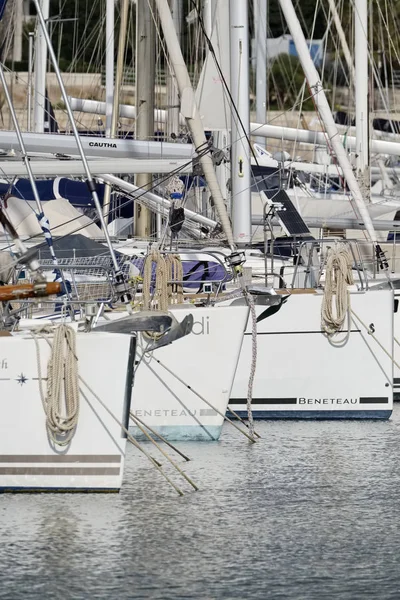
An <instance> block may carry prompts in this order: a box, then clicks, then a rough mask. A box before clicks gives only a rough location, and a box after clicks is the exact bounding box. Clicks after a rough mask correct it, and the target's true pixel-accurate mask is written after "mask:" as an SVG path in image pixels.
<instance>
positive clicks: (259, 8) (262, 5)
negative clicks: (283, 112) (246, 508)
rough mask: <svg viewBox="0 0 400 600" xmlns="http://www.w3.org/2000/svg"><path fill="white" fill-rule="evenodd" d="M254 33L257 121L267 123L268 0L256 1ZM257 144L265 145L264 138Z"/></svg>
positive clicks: (258, 138) (259, 139) (257, 138)
mask: <svg viewBox="0 0 400 600" xmlns="http://www.w3.org/2000/svg"><path fill="white" fill-rule="evenodd" d="M253 13H254V33H255V36H254V37H255V46H256V47H255V56H256V121H257V123H265V122H266V121H267V119H266V116H267V115H266V112H267V37H268V26H267V0H254V11H253ZM255 142H256V143H257V144H260V145H262V146H264V145H265V142H264V139H263V138H262V137H256V139H255Z"/></svg>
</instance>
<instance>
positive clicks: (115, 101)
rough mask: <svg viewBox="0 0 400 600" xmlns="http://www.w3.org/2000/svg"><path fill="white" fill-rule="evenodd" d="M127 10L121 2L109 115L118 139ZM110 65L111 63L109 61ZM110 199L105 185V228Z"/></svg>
mask: <svg viewBox="0 0 400 600" xmlns="http://www.w3.org/2000/svg"><path fill="white" fill-rule="evenodd" d="M128 9H129V1H128V0H121V22H120V26H119V39H118V54H117V72H116V75H115V90H114V92H113V104H112V113H111V124H110V138H115V137H118V135H117V129H118V115H119V95H120V91H121V85H122V74H123V68H124V58H125V40H126V30H127V27H128ZM110 63H111V61H110ZM112 74H113V75H112V76H113V77H114V65H113V68H112ZM110 198H111V187H110V186H109V185H106V186H105V187H104V198H103V216H104V222H105V225H106V226H107V223H108V220H109V210H110Z"/></svg>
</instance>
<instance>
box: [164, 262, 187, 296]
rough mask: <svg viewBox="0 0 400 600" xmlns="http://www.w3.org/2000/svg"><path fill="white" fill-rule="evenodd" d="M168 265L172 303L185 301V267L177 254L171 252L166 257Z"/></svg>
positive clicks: (169, 291) (169, 292) (169, 290)
mask: <svg viewBox="0 0 400 600" xmlns="http://www.w3.org/2000/svg"><path fill="white" fill-rule="evenodd" d="M166 261H167V265H168V280H169V282H170V283H169V284H168V298H169V300H170V302H171V304H182V303H183V284H182V281H183V267H182V261H181V259H180V257H179V256H178V255H177V254H170V255H168V256H167V258H166Z"/></svg>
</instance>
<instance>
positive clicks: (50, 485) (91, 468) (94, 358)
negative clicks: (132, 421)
mask: <svg viewBox="0 0 400 600" xmlns="http://www.w3.org/2000/svg"><path fill="white" fill-rule="evenodd" d="M131 340H132V341H131ZM39 345H40V363H41V373H42V377H46V372H47V367H46V365H47V361H48V358H49V353H50V347H49V345H48V343H47V342H46V341H45V340H44V339H40V340H39ZM77 354H78V361H79V362H78V365H79V374H80V375H81V376H82V378H83V379H84V380H85V382H87V383H88V385H89V386H90V387H91V388H92V390H93V391H94V392H95V393H96V394H97V395H98V396H99V398H100V399H101V400H102V401H103V402H104V403H105V404H106V406H107V407H108V409H109V410H110V411H111V412H112V414H113V415H115V417H116V418H117V419H118V421H119V423H121V422H122V423H123V422H125V424H127V419H128V411H129V404H130V396H131V389H132V368H131V369H129V368H128V363H129V362H131V363H132V366H133V360H134V339H133V338H130V337H129V336H126V335H114V334H104V333H89V334H87V333H78V334H77ZM43 387H44V389H45V388H46V381H43ZM81 389H82V390H83V391H84V393H85V395H86V396H87V398H88V400H89V402H90V404H91V406H90V405H89V403H88V402H87V401H86V400H85V399H84V398H83V397H82V395H81V397H80V414H79V421H78V425H77V428H76V432H75V435H74V437H73V439H72V441H71V443H70V444H69V446H67V447H60V446H56V447H54V446H53V444H52V443H51V442H50V441H49V439H48V436H47V430H46V421H45V413H44V409H43V406H42V402H41V397H40V393H39V373H38V366H37V352H36V347H35V342H34V340H33V339H32V337H30V335H29V334H28V333H21V334H18V335H15V336H6V337H3V336H1V337H0V390H1V392H0V394H1V408H2V415H1V419H0V491H32V490H35V491H46V490H49V491H58V490H59V491H68V490H70V491H118V490H119V489H120V487H121V484H122V477H123V469H124V459H125V446H126V438H125V434H124V432H123V431H122V429H121V426H120V424H118V423H117V422H116V421H115V420H114V419H113V418H112V417H111V416H110V414H109V413H108V412H107V411H106V410H105V409H104V408H103V407H102V406H101V405H100V403H99V402H98V401H97V400H96V399H95V398H94V396H93V395H92V394H91V392H89V391H88V389H87V388H86V387H85V386H84V385H82V384H81Z"/></svg>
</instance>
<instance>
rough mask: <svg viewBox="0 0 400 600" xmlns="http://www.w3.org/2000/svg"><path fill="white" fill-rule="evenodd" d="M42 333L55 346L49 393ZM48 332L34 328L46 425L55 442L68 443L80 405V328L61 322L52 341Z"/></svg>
mask: <svg viewBox="0 0 400 600" xmlns="http://www.w3.org/2000/svg"><path fill="white" fill-rule="evenodd" d="M47 332H48V330H47ZM38 333H40V337H44V339H46V341H47V342H48V344H49V345H50V346H51V353H50V358H49V360H48V363H47V389H46V394H45V393H44V390H43V377H42V370H41V362H40V346H39V339H38V335H37V334H38ZM44 333H45V330H44V329H42V330H39V332H31V334H32V336H33V338H34V340H35V344H36V355H37V367H38V378H39V390H40V397H41V400H42V404H43V408H44V412H45V415H46V428H47V432H48V435H49V438H50V440H51V441H52V442H53V443H54V444H56V445H57V446H67V445H68V444H69V443H70V441H71V440H72V438H73V436H74V434H75V430H76V427H77V425H78V419H79V408H80V399H79V372H78V357H77V353H76V332H75V330H74V329H73V328H72V327H70V326H69V325H65V324H61V325H58V326H57V327H56V328H55V330H54V335H53V341H52V343H51V342H50V340H49V337H48V336H44Z"/></svg>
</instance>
